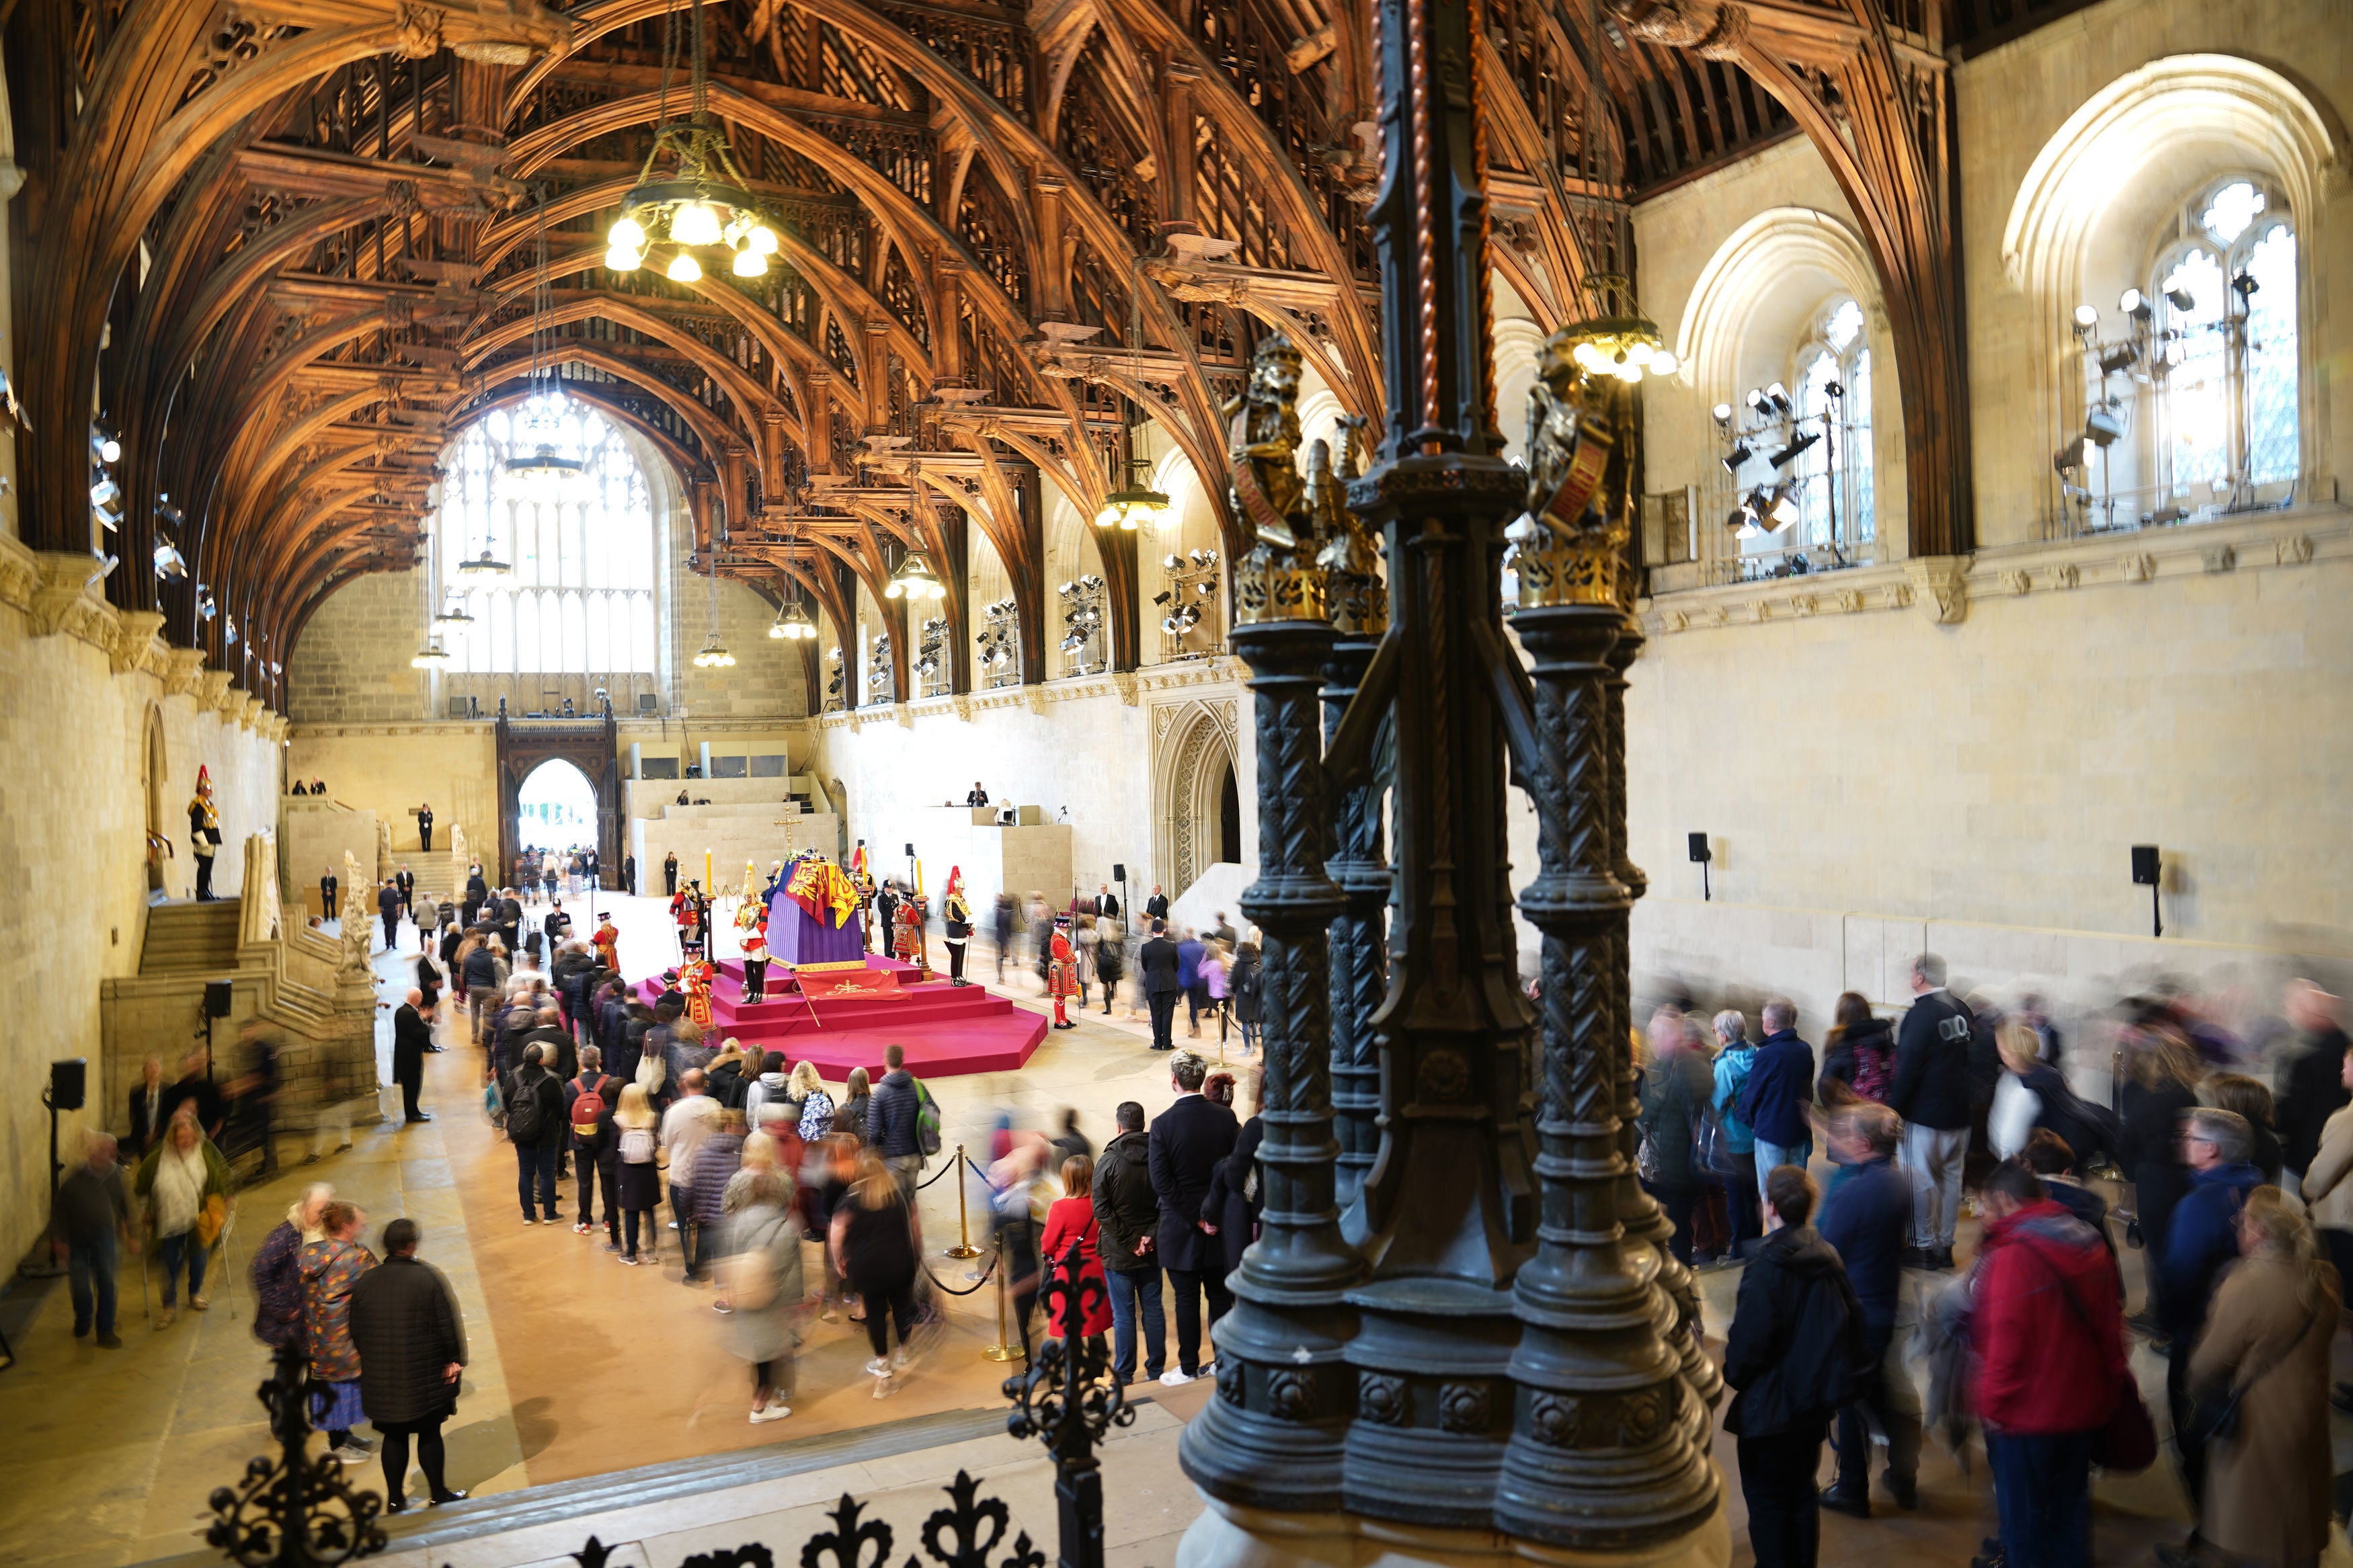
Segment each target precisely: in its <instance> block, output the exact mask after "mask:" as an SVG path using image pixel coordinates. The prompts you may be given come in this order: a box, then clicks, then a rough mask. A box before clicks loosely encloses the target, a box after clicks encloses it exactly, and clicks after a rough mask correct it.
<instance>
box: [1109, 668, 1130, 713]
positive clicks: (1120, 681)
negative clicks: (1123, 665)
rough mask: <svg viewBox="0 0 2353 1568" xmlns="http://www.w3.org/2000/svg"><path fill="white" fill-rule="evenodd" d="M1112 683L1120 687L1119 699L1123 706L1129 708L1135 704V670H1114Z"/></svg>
mask: <svg viewBox="0 0 2353 1568" xmlns="http://www.w3.org/2000/svg"><path fill="white" fill-rule="evenodd" d="M1111 683H1112V685H1113V687H1115V688H1117V689H1118V691H1119V700H1120V702H1121V704H1122V706H1124V707H1128V708H1133V707H1134V706H1135V701H1136V685H1135V671H1134V670H1132V669H1115V670H1113V671H1112V674H1111Z"/></svg>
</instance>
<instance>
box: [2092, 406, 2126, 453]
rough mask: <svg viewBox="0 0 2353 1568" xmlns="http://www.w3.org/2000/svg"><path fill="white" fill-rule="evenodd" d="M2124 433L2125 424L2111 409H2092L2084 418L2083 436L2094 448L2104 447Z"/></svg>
mask: <svg viewBox="0 0 2353 1568" xmlns="http://www.w3.org/2000/svg"><path fill="white" fill-rule="evenodd" d="M2124 433H2125V422H2124V421H2123V420H2122V419H2119V418H2118V417H2116V410H2114V409H2112V408H2094V409H2093V410H2092V411H2091V412H2090V413H2089V414H2087V415H2085V416H2084V437H2086V438H2087V439H2089V440H2090V441H2091V443H2092V444H2093V445H2094V446H2095V447H2105V446H2107V445H2108V444H2109V443H2110V442H2111V441H2114V440H2115V439H2116V437H2119V436H2121V435H2123V434H2124Z"/></svg>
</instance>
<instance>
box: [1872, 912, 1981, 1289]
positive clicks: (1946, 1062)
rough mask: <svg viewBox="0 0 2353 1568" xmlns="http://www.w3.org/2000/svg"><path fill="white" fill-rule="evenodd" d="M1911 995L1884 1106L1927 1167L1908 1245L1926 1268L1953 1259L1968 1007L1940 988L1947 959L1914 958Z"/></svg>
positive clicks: (1916, 1162)
mask: <svg viewBox="0 0 2353 1568" xmlns="http://www.w3.org/2000/svg"><path fill="white" fill-rule="evenodd" d="M1912 994H1913V995H1914V997H1915V998H1916V1000H1915V1001H1914V1002H1913V1004H1912V1005H1911V1008H1910V1009H1909V1010H1908V1011H1906V1012H1905V1015H1904V1025H1903V1027H1901V1028H1900V1029H1898V1030H1897V1031H1896V1034H1895V1081H1894V1083H1892V1084H1890V1085H1889V1086H1888V1089H1887V1108H1888V1109H1889V1110H1893V1111H1894V1112H1895V1114H1896V1115H1898V1116H1900V1117H1902V1118H1903V1119H1904V1163H1905V1164H1907V1165H1909V1166H1911V1167H1912V1168H1913V1169H1915V1170H1916V1171H1920V1172H1922V1173H1926V1176H1927V1177H1928V1183H1927V1184H1924V1185H1923V1186H1922V1187H1921V1188H1920V1190H1919V1195H1918V1197H1917V1199H1916V1200H1915V1204H1914V1207H1913V1212H1912V1245H1913V1246H1914V1247H1916V1248H1918V1249H1919V1251H1918V1258H1917V1261H1918V1262H1919V1263H1920V1265H1921V1267H1923V1268H1951V1267H1952V1266H1953V1230H1954V1227H1955V1226H1957V1225H1958V1224H1959V1222H1960V1217H1961V1167H1962V1164H1963V1163H1964V1162H1965V1161H1967V1160H1968V1153H1969V1043H1970V1040H1971V1038H1972V1037H1973V1033H1974V1031H1973V1029H1972V1027H1971V1023H1972V1020H1971V1018H1970V1015H1969V1010H1968V1007H1967V1006H1965V1005H1962V1004H1961V1003H1960V1002H1959V1001H1957V1000H1956V999H1955V997H1954V995H1953V994H1952V993H1951V992H1949V991H1947V990H1946V989H1945V961H1944V960H1943V959H1941V958H1939V957H1937V956H1936V954H1935V953H1933V952H1924V953H1922V954H1920V956H1919V957H1917V958H1915V959H1914V960H1913V961H1912Z"/></svg>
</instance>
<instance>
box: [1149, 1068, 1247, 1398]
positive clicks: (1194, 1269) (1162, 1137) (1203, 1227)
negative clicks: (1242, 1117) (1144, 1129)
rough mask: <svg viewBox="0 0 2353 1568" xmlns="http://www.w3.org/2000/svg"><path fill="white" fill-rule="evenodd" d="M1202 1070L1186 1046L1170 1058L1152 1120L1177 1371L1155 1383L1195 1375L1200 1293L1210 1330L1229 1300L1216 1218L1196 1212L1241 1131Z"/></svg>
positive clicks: (1198, 1353) (1155, 1188) (1162, 1260)
mask: <svg viewBox="0 0 2353 1568" xmlns="http://www.w3.org/2000/svg"><path fill="white" fill-rule="evenodd" d="M1208 1071H1209V1064H1208V1063H1207V1062H1205V1061H1203V1060H1202V1059H1201V1058H1199V1057H1198V1056H1196V1055H1194V1054H1193V1053H1192V1052H1191V1051H1184V1052H1181V1053H1179V1054H1178V1055H1176V1056H1175V1057H1173V1058H1170V1059H1169V1063H1168V1079H1169V1082H1170V1084H1171V1085H1172V1086H1173V1087H1174V1088H1175V1089H1176V1104H1174V1105H1172V1106H1170V1107H1169V1108H1168V1109H1167V1110H1164V1111H1162V1112H1161V1113H1160V1114H1159V1115H1158V1116H1157V1117H1155V1119H1154V1120H1153V1123H1152V1141H1151V1153H1150V1157H1149V1163H1150V1165H1151V1168H1152V1190H1153V1192H1154V1194H1156V1195H1157V1196H1158V1197H1159V1199H1160V1232H1159V1239H1158V1243H1157V1247H1156V1249H1157V1251H1158V1252H1159V1254H1160V1267H1161V1268H1165V1269H1166V1270H1167V1271H1168V1283H1169V1286H1170V1287H1171V1289H1173V1290H1174V1291H1175V1293H1176V1370H1175V1371H1173V1372H1169V1373H1164V1374H1163V1375H1162V1377H1161V1379H1160V1381H1161V1382H1163V1383H1166V1384H1172V1385H1173V1384H1181V1383H1190V1382H1191V1381H1192V1380H1193V1379H1194V1378H1195V1377H1197V1376H1198V1375H1199V1374H1200V1371H1201V1296H1202V1293H1203V1292H1204V1291H1206V1292H1208V1298H1209V1326H1210V1327H1211V1328H1212V1329H1214V1328H1216V1327H1217V1323H1218V1320H1219V1318H1222V1317H1224V1316H1225V1315H1226V1309H1227V1308H1229V1307H1230V1306H1232V1305H1233V1300H1234V1299H1233V1294H1232V1292H1230V1291H1229V1290H1228V1289H1226V1268H1225V1248H1224V1247H1223V1246H1222V1245H1221V1244H1220V1243H1219V1241H1218V1240H1217V1226H1216V1224H1215V1223H1214V1222H1213V1221H1211V1220H1210V1219H1208V1217H1206V1216H1205V1215H1203V1214H1202V1212H1201V1200H1202V1199H1203V1198H1204V1197H1206V1196H1208V1192H1209V1182H1210V1179H1211V1178H1212V1177H1214V1176H1215V1175H1216V1174H1217V1173H1218V1166H1219V1164H1220V1163H1223V1162H1224V1160H1225V1157H1226V1156H1227V1155H1228V1154H1230V1153H1232V1152H1233V1148H1234V1140H1235V1138H1236V1137H1238V1136H1239V1135H1240V1131H1241V1130H1240V1126H1239V1125H1238V1124H1237V1123H1236V1122H1235V1121H1234V1113H1233V1112H1232V1111H1231V1110H1228V1109H1227V1108H1226V1107H1224V1106H1222V1105H1219V1103H1218V1102H1217V1101H1216V1100H1208V1099H1204V1098H1203V1097H1202V1094H1201V1080H1202V1079H1205V1078H1207V1077H1208Z"/></svg>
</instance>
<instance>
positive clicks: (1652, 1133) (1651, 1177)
mask: <svg viewBox="0 0 2353 1568" xmlns="http://www.w3.org/2000/svg"><path fill="white" fill-rule="evenodd" d="M1714 1092H1715V1075H1714V1074H1713V1073H1712V1072H1710V1070H1709V1068H1708V1063H1707V1058H1705V1057H1704V1055H1703V1054H1702V1053H1701V1051H1700V1050H1699V1048H1698V1047H1695V1046H1694V1045H1693V1044H1691V1043H1690V1042H1689V1041H1688V1040H1687V1039H1686V1038H1685V1037H1684V1036H1683V1026H1682V1019H1681V1018H1680V1016H1671V1017H1665V1018H1662V1020H1659V1021H1656V1022H1654V1023H1653V1025H1652V1026H1651V1065H1650V1068H1649V1070H1648V1071H1647V1072H1646V1073H1645V1074H1644V1075H1643V1079H1642V1111H1641V1120H1640V1121H1639V1122H1638V1125H1639V1126H1640V1127H1641V1135H1642V1151H1643V1152H1642V1158H1641V1161H1640V1162H1639V1163H1640V1164H1641V1180H1642V1187H1643V1190H1644V1191H1646V1192H1648V1193H1650V1194H1651V1196H1653V1197H1655V1198H1657V1199H1658V1200H1659V1204H1660V1206H1662V1208H1664V1209H1665V1210H1666V1211H1667V1218H1668V1220H1669V1221H1670V1222H1672V1224H1673V1226H1674V1227H1675V1234H1674V1238H1673V1239H1672V1241H1671V1242H1669V1243H1668V1247H1670V1249H1671V1250H1672V1252H1673V1253H1674V1255H1675V1257H1676V1258H1677V1259H1678V1260H1679V1261H1681V1262H1682V1263H1683V1264H1684V1265H1685V1266H1686V1267H1688V1266H1689V1265H1690V1263H1691V1261H1692V1219H1693V1214H1694V1210H1695V1209H1696V1208H1697V1207H1698V1205H1699V1198H1700V1191H1701V1189H1702V1188H1703V1187H1704V1186H1705V1185H1706V1184H1707V1177H1708V1173H1706V1172H1704V1171H1703V1170H1701V1169H1700V1168H1699V1166H1698V1165H1697V1163H1694V1160H1693V1157H1692V1135H1693V1133H1694V1131H1696V1130H1697V1127H1698V1124H1699V1118H1700V1115H1701V1113H1702V1112H1703V1111H1705V1110H1708V1109H1709V1097H1710V1096H1711V1095H1712V1094H1713V1093H1714Z"/></svg>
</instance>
